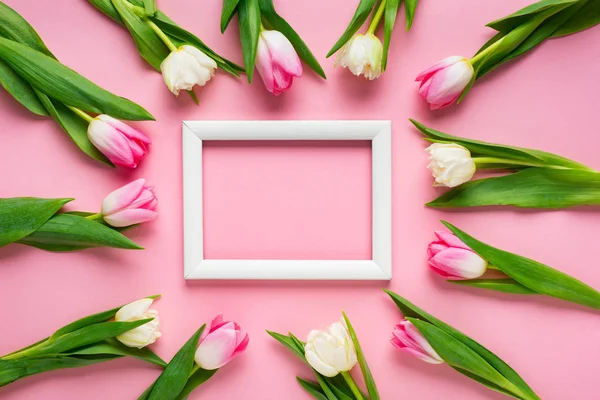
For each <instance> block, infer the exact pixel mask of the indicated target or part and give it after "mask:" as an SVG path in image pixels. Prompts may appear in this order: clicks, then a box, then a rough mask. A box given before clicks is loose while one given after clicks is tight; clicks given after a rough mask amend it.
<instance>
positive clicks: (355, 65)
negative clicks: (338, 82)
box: [334, 33, 383, 81]
mask: <svg viewBox="0 0 600 400" xmlns="http://www.w3.org/2000/svg"><path fill="white" fill-rule="evenodd" d="M382 57H383V45H382V44H381V40H379V38H378V37H377V36H375V35H373V34H372V33H367V34H366V35H355V36H354V37H353V38H352V39H350V40H349V41H348V43H346V44H345V45H344V47H342V49H341V50H340V52H339V53H338V56H337V59H336V61H335V64H334V66H336V67H337V66H338V65H339V66H341V67H343V68H348V69H349V70H350V72H352V73H353V74H354V75H356V76H360V75H363V76H364V77H365V79H369V80H371V81H372V80H374V79H377V78H379V77H380V76H381V74H382V72H383V71H382V70H381V60H382Z"/></svg>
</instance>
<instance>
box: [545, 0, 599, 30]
mask: <svg viewBox="0 0 600 400" xmlns="http://www.w3.org/2000/svg"><path fill="white" fill-rule="evenodd" d="M599 23H600V1H598V0H587V2H585V4H584V5H583V6H582V7H581V8H580V9H579V10H578V11H577V12H576V13H575V14H573V15H572V16H571V18H569V20H568V21H567V22H565V23H564V24H563V25H562V26H561V27H560V28H559V29H558V30H556V31H555V32H554V33H553V34H552V37H560V36H566V35H571V34H573V33H577V32H581V31H583V30H586V29H588V28H591V27H593V26H596V25H597V24H599Z"/></svg>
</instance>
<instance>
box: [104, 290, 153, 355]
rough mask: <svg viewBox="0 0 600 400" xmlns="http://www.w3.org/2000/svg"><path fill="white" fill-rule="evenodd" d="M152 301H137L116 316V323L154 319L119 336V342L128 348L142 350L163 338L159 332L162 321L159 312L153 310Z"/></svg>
mask: <svg viewBox="0 0 600 400" xmlns="http://www.w3.org/2000/svg"><path fill="white" fill-rule="evenodd" d="M152 301H153V300H152V299H141V300H136V301H134V302H133V303H129V304H127V305H125V306H123V307H121V309H120V310H119V311H117V313H116V314H115V321H116V322H133V321H139V320H142V319H147V318H154V319H153V320H152V321H150V322H148V323H145V324H144V325H141V326H138V327H137V328H134V329H132V330H130V331H127V332H125V333H123V334H122V335H120V336H117V340H118V341H119V342H121V343H123V344H124V345H125V346H128V347H137V348H138V349H141V348H142V347H146V346H148V345H150V344H152V343H154V342H156V339H158V338H159V337H160V336H161V333H160V331H159V328H160V321H159V319H158V312H157V311H156V310H151V309H150V306H151V305H152Z"/></svg>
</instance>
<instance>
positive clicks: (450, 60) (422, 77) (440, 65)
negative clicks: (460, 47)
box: [415, 56, 464, 81]
mask: <svg viewBox="0 0 600 400" xmlns="http://www.w3.org/2000/svg"><path fill="white" fill-rule="evenodd" d="M463 59H464V58H463V57H461V56H450V57H446V58H444V59H443V60H441V61H438V62H437V63H435V64H433V65H432V66H431V67H429V68H427V69H426V70H425V71H423V72H421V73H420V74H419V75H417V77H416V78H415V81H426V80H428V79H429V77H430V76H432V75H433V74H435V73H436V72H438V71H440V70H442V69H444V68H447V67H449V66H451V65H453V64H455V63H457V62H460V61H461V60H463Z"/></svg>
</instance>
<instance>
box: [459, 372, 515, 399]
mask: <svg viewBox="0 0 600 400" xmlns="http://www.w3.org/2000/svg"><path fill="white" fill-rule="evenodd" d="M451 367H452V368H453V369H454V370H455V371H458V372H460V373H461V374H463V375H465V376H466V377H468V378H469V379H473V380H474V381H477V382H479V383H481V384H482V385H483V386H486V387H487V388H488V389H492V390H494V391H496V392H498V393H502V394H505V395H507V396H508V397H512V398H513V399H519V397H517V396H516V395H515V394H514V393H511V392H509V391H508V390H506V389H503V388H501V387H500V386H498V385H496V384H494V383H492V382H490V381H488V380H486V379H483V378H482V377H480V376H478V375H475V374H472V373H470V372H469V371H467V370H464V369H462V368H459V367H457V366H454V365H451Z"/></svg>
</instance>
